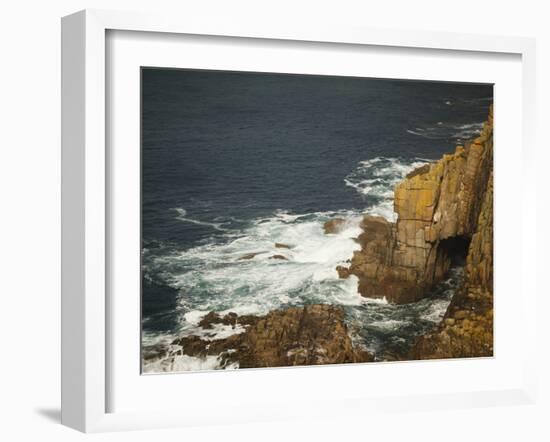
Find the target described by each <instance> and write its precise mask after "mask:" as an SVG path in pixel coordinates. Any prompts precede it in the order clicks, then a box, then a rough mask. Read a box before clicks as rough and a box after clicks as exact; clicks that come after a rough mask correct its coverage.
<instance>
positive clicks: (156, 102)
mask: <svg viewBox="0 0 550 442" xmlns="http://www.w3.org/2000/svg"><path fill="white" fill-rule="evenodd" d="M493 125H494V119H493V85H492V84H479V83H458V82H435V81H410V80H395V79H377V78H363V77H343V76H318V75H294V74H279V73H255V72H232V71H207V70H190V69H163V68H146V67H144V68H142V69H141V315H142V317H141V351H142V353H141V367H142V373H143V374H155V373H166V372H172V373H177V372H188V371H197V370H223V369H225V370H229V369H246V368H274V367H289V366H308V365H323V364H349V363H372V362H386V361H414V360H424V359H448V358H477V357H491V356H492V355H493Z"/></svg>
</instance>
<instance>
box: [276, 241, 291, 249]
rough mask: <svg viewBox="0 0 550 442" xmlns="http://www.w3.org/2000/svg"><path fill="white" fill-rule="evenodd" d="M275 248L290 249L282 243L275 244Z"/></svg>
mask: <svg viewBox="0 0 550 442" xmlns="http://www.w3.org/2000/svg"><path fill="white" fill-rule="evenodd" d="M275 247H276V248H277V249H291V248H292V247H290V246H289V245H288V244H283V243H280V242H276V243H275Z"/></svg>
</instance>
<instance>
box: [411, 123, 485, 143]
mask: <svg viewBox="0 0 550 442" xmlns="http://www.w3.org/2000/svg"><path fill="white" fill-rule="evenodd" d="M482 127H483V123H479V122H476V123H468V124H445V123H443V122H441V121H438V122H437V123H436V125H435V126H427V127H424V128H420V127H416V128H415V129H414V130H412V129H407V130H406V131H407V133H409V134H411V135H415V136H418V137H423V138H427V139H430V140H448V139H452V140H455V141H456V142H461V141H464V140H468V139H470V138H474V137H476V136H477V135H479V133H480V132H481V129H482Z"/></svg>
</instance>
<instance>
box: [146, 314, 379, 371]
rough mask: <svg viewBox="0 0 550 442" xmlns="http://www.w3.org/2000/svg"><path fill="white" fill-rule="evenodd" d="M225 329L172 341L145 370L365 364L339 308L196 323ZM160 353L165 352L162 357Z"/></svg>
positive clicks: (369, 358)
mask: <svg viewBox="0 0 550 442" xmlns="http://www.w3.org/2000/svg"><path fill="white" fill-rule="evenodd" d="M217 325H225V326H230V327H232V328H233V329H234V331H235V333H234V334H232V335H231V336H229V337H227V338H223V339H215V340H208V339H204V338H201V337H200V336H196V335H190V336H184V337H181V338H178V339H175V340H174V341H173V342H172V343H171V345H170V348H169V349H165V350H164V354H163V353H162V352H161V353H157V354H154V353H151V354H150V355H149V356H148V357H147V356H146V357H145V358H144V359H145V361H144V362H145V364H147V363H152V362H155V360H158V359H159V358H161V357H163V358H164V359H165V364H167V365H170V363H171V361H170V360H172V362H173V361H175V359H176V358H178V357H180V356H191V357H196V358H202V359H205V358H206V357H208V356H214V357H216V358H217V364H218V368H227V367H239V368H260V367H288V366H297V365H320V364H345V363H352V362H371V361H373V360H374V358H373V356H372V355H371V354H370V353H368V352H367V351H364V350H361V349H358V348H354V346H353V344H352V341H351V338H350V336H349V333H348V329H347V326H346V324H345V322H344V310H343V308H342V307H341V306H336V305H328V304H313V305H307V306H304V307H290V308H287V309H283V310H275V311H272V312H270V313H268V314H267V315H265V316H254V315H243V316H238V315H237V314H235V313H228V314H226V315H224V316H220V315H219V314H217V313H214V312H210V313H209V314H207V315H206V316H205V317H204V318H202V320H201V321H200V323H199V326H200V327H202V328H203V329H209V328H213V327H215V326H217ZM166 352H169V354H167V353H166Z"/></svg>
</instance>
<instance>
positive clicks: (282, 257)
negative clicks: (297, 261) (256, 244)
mask: <svg viewBox="0 0 550 442" xmlns="http://www.w3.org/2000/svg"><path fill="white" fill-rule="evenodd" d="M269 259H282V260H284V261H288V258H287V257H286V256H284V255H273V256H270V257H269Z"/></svg>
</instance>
